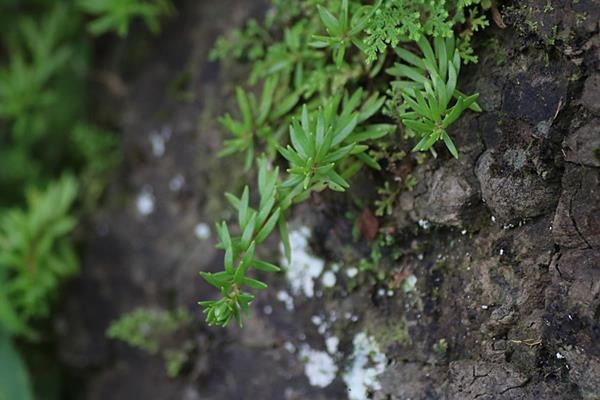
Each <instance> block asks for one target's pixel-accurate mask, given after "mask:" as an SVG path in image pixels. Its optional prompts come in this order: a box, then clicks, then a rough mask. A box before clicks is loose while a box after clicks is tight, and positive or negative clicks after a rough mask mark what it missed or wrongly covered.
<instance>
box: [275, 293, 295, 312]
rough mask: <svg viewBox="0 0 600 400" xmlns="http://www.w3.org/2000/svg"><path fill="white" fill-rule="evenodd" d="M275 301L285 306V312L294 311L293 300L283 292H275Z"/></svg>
mask: <svg viewBox="0 0 600 400" xmlns="http://www.w3.org/2000/svg"><path fill="white" fill-rule="evenodd" d="M277 300H279V301H281V302H282V303H284V304H285V309H286V310H288V311H293V310H294V299H293V298H292V296H290V294H289V293H288V292H286V291H285V290H280V291H279V292H277Z"/></svg>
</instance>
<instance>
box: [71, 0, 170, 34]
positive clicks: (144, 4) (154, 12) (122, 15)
mask: <svg viewBox="0 0 600 400" xmlns="http://www.w3.org/2000/svg"><path fill="white" fill-rule="evenodd" d="M77 5H78V6H79V8H80V9H81V10H82V11H83V12H85V13H87V14H91V15H94V16H95V18H94V19H93V20H92V21H91V22H90V23H89V25H88V29H89V31H90V33H91V34H93V35H96V36H97V35H102V34H105V33H108V32H110V31H113V32H116V33H117V34H118V35H119V36H121V37H125V36H126V35H127V33H128V32H129V25H130V23H131V21H132V20H133V19H134V18H136V17H139V18H142V19H143V20H144V23H145V24H146V26H148V28H149V29H150V31H152V32H154V33H156V32H158V31H159V30H160V18H161V17H164V16H168V15H171V14H172V13H173V6H172V4H171V2H170V0H78V1H77Z"/></svg>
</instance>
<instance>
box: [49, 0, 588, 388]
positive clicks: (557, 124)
mask: <svg viewBox="0 0 600 400" xmlns="http://www.w3.org/2000/svg"><path fill="white" fill-rule="evenodd" d="M181 3H182V5H184V4H185V8H182V9H181V15H182V16H184V17H185V18H184V19H182V20H181V23H178V24H177V26H175V27H173V28H171V29H172V30H171V31H170V32H171V33H170V34H169V33H168V32H169V31H167V36H165V37H163V38H162V39H161V40H160V41H156V42H153V43H152V44H148V45H147V47H148V48H153V50H152V54H151V60H150V61H148V63H146V64H144V66H143V70H141V71H139V74H136V76H135V77H134V78H132V80H131V81H130V82H127V83H128V86H129V87H130V88H131V92H130V93H131V97H130V98H128V99H127V107H124V109H126V110H127V112H126V114H125V116H124V118H123V119H124V123H123V135H124V142H125V145H124V152H125V157H126V159H127V160H128V162H127V168H125V169H124V171H123V174H122V175H121V176H120V181H119V182H118V183H117V184H115V185H114V187H113V188H112V189H111V191H110V196H111V201H112V202H111V204H112V206H108V207H107V209H106V210H105V211H104V213H103V214H102V215H99V216H97V217H96V218H95V220H94V221H93V223H94V227H95V228H96V230H97V235H91V237H90V238H88V241H89V245H88V247H87V253H86V257H85V262H84V266H83V273H82V275H81V276H80V277H79V278H78V281H77V282H75V283H74V285H73V288H72V290H70V291H69V294H67V296H66V299H65V302H64V303H63V307H62V310H61V312H60V317H59V318H57V319H56V321H55V325H56V331H57V333H56V335H57V336H58V337H59V341H58V343H57V351H58V353H59V354H60V356H61V359H62V362H63V364H64V365H66V366H67V367H68V368H69V370H70V371H74V375H76V378H77V383H79V384H81V385H82V387H81V388H80V391H79V392H77V393H76V394H73V396H72V397H71V398H85V399H93V400H95V399H102V400H104V399H109V398H110V399H111V400H112V399H116V400H120V399H124V400H125V399H127V400H129V399H134V398H143V399H147V400H165V399H185V400H196V399H202V400H239V399H249V400H254V399H260V400H305V399H310V400H344V399H347V398H348V393H347V386H346V383H345V382H344V379H343V376H344V373H345V372H346V371H348V367H349V365H350V364H349V360H350V359H351V358H352V356H353V347H354V346H353V337H355V335H356V334H357V333H358V332H363V331H365V332H367V333H368V334H369V336H373V337H375V338H376V339H377V341H378V343H379V346H380V349H381V351H383V352H384V353H385V356H386V358H387V364H386V363H383V364H386V370H385V372H384V373H382V374H381V375H380V376H379V382H380V387H379V386H373V387H378V388H377V389H373V391H374V393H373V394H372V397H373V399H374V400H390V399H391V400H406V399H413V400H465V399H475V398H476V399H479V400H481V399H486V400H504V399H509V400H511V399H520V400H554V399H556V400H559V399H561V400H562V399H568V400H592V399H598V398H600V382H599V381H598V379H599V376H600V370H599V368H600V366H599V365H600V345H599V343H600V333H599V332H600V320H599V311H598V310H600V275H599V274H600V261H599V260H600V253H599V248H600V231H599V229H600V220H599V218H600V208H599V207H600V197H599V196H600V195H599V187H600V176H599V173H600V169H599V168H598V163H597V160H598V159H597V157H595V153H593V148H594V146H597V140H598V125H599V124H598V121H599V120H598V118H599V117H598V115H594V112H596V111H595V110H597V108H596V107H597V95H598V92H597V91H596V89H594V88H596V87H597V79H598V78H597V77H598V74H597V73H595V74H594V75H592V76H590V77H588V76H587V74H589V71H594V70H597V68H599V67H600V35H599V34H598V27H597V25H598V24H597V21H598V19H597V18H596V19H595V20H594V19H593V18H594V16H595V15H596V16H597V15H598V13H599V12H600V7H599V6H598V2H597V1H591V0H580V1H578V2H574V1H568V0H556V2H554V1H553V2H551V3H552V4H551V5H552V6H553V7H554V10H553V11H544V8H545V7H546V5H547V4H548V2H547V1H546V0H537V1H536V0H523V1H519V2H513V4H514V5H515V7H513V8H512V10H513V11H511V12H514V13H517V14H518V15H517V17H519V18H520V19H519V18H516V19H514V21H518V23H517V22H514V21H513V22H514V24H513V25H511V26H510V27H509V28H508V29H505V30H500V29H496V28H493V27H491V28H490V29H489V30H488V31H486V33H485V34H484V35H488V36H483V39H482V43H485V45H483V44H482V45H481V46H480V48H479V50H478V51H479V53H480V54H479V56H480V61H479V63H478V64H476V65H472V64H471V65H469V66H466V67H465V69H464V71H465V73H464V74H463V75H462V76H461V80H460V83H459V84H460V86H461V89H464V91H465V92H471V91H473V92H480V93H481V102H480V103H481V105H482V107H483V108H484V109H485V112H483V113H479V114H475V113H471V112H467V113H465V114H464V116H463V117H462V118H461V119H460V120H459V121H457V123H456V124H455V126H454V127H453V128H452V131H451V135H452V136H453V138H454V139H455V141H456V144H457V146H458V147H459V150H460V158H459V159H458V160H453V159H451V157H449V156H448V155H447V154H446V153H444V152H442V151H439V152H438V154H439V156H438V158H437V159H434V158H433V157H428V158H427V160H426V161H425V162H424V163H422V164H420V165H418V166H415V168H414V171H413V172H412V173H413V175H414V176H415V178H416V179H417V181H418V184H417V186H416V187H414V189H413V190H412V191H408V190H403V191H402V192H401V193H400V195H399V196H398V199H397V202H396V206H395V209H394V212H393V215H391V216H390V217H389V218H381V219H379V221H378V222H379V223H380V225H379V226H381V227H382V228H385V229H387V231H386V232H390V233H389V238H390V239H391V241H392V242H393V244H392V245H390V246H381V249H380V250H381V254H379V255H377V257H379V259H378V261H377V262H373V261H372V256H373V255H372V253H371V251H372V248H371V246H372V244H373V242H369V241H368V240H365V239H362V238H361V239H358V240H355V239H354V238H353V236H352V226H353V223H354V220H352V219H351V218H349V217H348V214H349V213H350V212H353V213H356V215H360V212H361V211H362V210H360V209H359V210H358V211H357V210H356V209H355V208H353V207H355V206H354V205H353V204H352V202H353V201H354V200H356V199H357V198H358V199H360V200H361V201H363V200H364V203H365V204H366V207H368V206H369V205H370V204H372V203H370V197H369V196H374V195H375V188H376V187H377V186H378V180H381V178H384V176H382V175H377V174H375V175H371V174H365V176H361V177H360V179H364V180H365V181H366V182H364V183H361V184H359V185H356V186H360V188H359V189H362V190H363V194H364V195H362V196H357V197H356V198H353V197H351V196H348V195H346V194H344V195H337V194H336V195H333V194H326V193H324V194H321V195H320V196H321V197H320V198H318V199H313V200H314V202H308V203H306V204H305V205H303V206H301V207H300V208H296V209H294V211H293V212H294V213H295V216H294V218H295V221H300V223H301V224H302V226H304V225H306V226H309V227H310V228H311V232H312V236H311V238H310V239H308V238H307V240H306V243H305V244H306V245H307V251H310V252H311V254H313V255H314V256H316V257H318V258H319V259H322V260H321V261H316V263H318V264H319V265H318V266H319V270H321V264H322V263H323V267H322V270H323V271H322V274H321V276H319V277H318V278H316V279H313V277H312V276H311V277H310V279H311V285H314V287H313V286H311V290H310V291H308V292H310V293H312V294H314V296H313V297H307V296H306V295H305V293H304V294H303V291H300V293H299V294H298V295H294V293H293V285H289V284H288V282H287V281H286V277H285V274H280V275H276V274H274V275H271V276H270V277H268V278H267V279H268V283H269V289H268V290H265V291H262V292H260V293H258V294H257V299H256V301H255V302H254V304H253V309H252V312H253V317H252V318H249V319H247V321H246V326H245V327H244V329H242V330H240V329H237V328H236V327H230V328H229V329H226V330H218V329H214V328H209V327H206V326H205V324H203V323H202V322H200V319H201V315H200V312H199V309H198V308H197V305H196V303H197V301H198V300H200V299H203V298H206V297H207V296H212V293H213V292H208V290H209V289H208V288H207V286H206V285H204V284H203V283H202V282H201V280H200V279H199V278H198V271H199V270H203V269H209V270H217V269H219V268H220V267H221V266H222V265H221V264H220V263H222V255H221V254H219V253H218V252H217V250H215V249H214V240H215V238H214V234H213V235H212V236H210V235H208V234H202V235H198V234H197V233H196V234H195V230H196V228H197V227H198V226H199V225H201V224H207V225H208V226H212V222H214V221H215V220H217V219H218V218H221V217H222V216H223V215H227V214H226V213H225V210H226V209H227V206H225V205H222V204H221V199H222V193H223V192H224V191H230V190H237V188H238V187H239V186H241V179H240V180H239V181H238V178H239V177H238V176H237V175H236V172H239V173H241V171H236V169H235V168H232V167H231V165H232V164H231V160H229V159H225V160H223V159H218V158H216V157H215V154H216V152H217V151H218V149H219V146H220V142H221V140H222V137H221V133H220V131H219V129H218V127H217V123H216V118H215V116H217V115H219V114H221V113H222V112H225V111H227V110H229V111H230V110H231V109H235V107H234V106H233V105H231V104H228V103H227V102H228V101H231V100H232V98H233V97H235V96H233V95H232V93H231V92H232V91H231V88H232V87H233V86H234V85H235V84H237V83H239V82H243V81H244V79H245V77H246V75H245V72H243V73H241V72H240V71H237V70H234V71H233V72H232V71H231V70H229V69H227V68H228V67H226V66H222V65H221V66H220V65H218V64H216V63H211V62H208V60H206V54H207V53H208V49H209V48H210V46H211V45H212V42H213V40H214V39H215V38H216V36H217V34H218V33H222V32H226V31H227V29H231V28H232V26H231V25H232V24H234V25H236V26H237V25H241V24H243V21H245V20H246V19H247V18H248V17H249V16H250V15H254V14H257V10H259V9H260V5H257V4H259V3H260V1H247V0H224V1H223V2H199V1H195V0H188V1H182V2H181ZM514 10H516V11H514ZM530 10H533V11H532V13H533V15H534V16H535V18H537V17H539V18H541V19H540V21H542V20H543V21H545V22H546V23H545V25H544V26H543V27H542V26H540V27H539V29H536V30H533V29H532V30H531V31H530V32H526V33H525V34H523V35H520V33H519V32H520V30H521V29H523V27H527V26H528V25H527V23H526V22H525V21H526V19H527V18H529V19H530V20H531V18H533V17H531V15H530ZM578 13H585V14H586V15H588V16H589V17H588V19H587V20H586V21H584V22H582V23H581V26H579V25H577V14H578ZM509 17H511V14H510V12H508V11H507V12H506V14H505V18H506V22H507V23H510V22H511V20H510V18H509ZM535 21H538V20H535ZM535 21H534V22H535ZM594 21H595V26H596V27H595V28H594V24H593V22H594ZM540 25H541V24H540ZM554 25H556V26H558V30H559V32H566V34H565V35H564V38H565V39H564V43H561V44H560V45H559V46H555V47H545V46H544V45H543V44H540V43H545V42H546V40H549V38H551V36H552V35H554V33H553V29H552V26H554ZM182 38H187V39H186V40H182ZM488 38H489V39H493V40H491V41H489V42H488V41H487V39H488ZM568 38H573V39H572V40H571V39H568ZM495 41H496V42H497V43H498V44H497V46H496V47H495V48H494V47H493V43H494V42H495ZM153 46H155V47H153ZM187 69H189V70H190V71H191V75H192V78H191V79H192V81H193V84H191V85H190V86H191V87H192V88H193V90H195V91H197V93H196V95H197V97H198V101H194V102H189V103H188V102H185V103H182V102H179V101H176V100H174V99H173V98H171V97H169V96H166V95H165V93H167V88H168V87H169V84H170V82H171V81H172V79H173V77H175V76H177V75H178V74H179V73H181V71H182V70H187ZM235 71H237V73H235ZM572 77H575V78H577V77H580V78H577V79H579V80H578V81H576V82H572V80H571V79H572ZM201 115H202V116H203V118H202V120H201V123H200V125H199V126H198V119H199V117H200V116H201ZM164 126H170V127H171V128H172V130H173V135H172V137H171V139H170V140H169V141H168V142H165V143H164V149H162V151H161V152H159V153H160V154H161V155H160V156H158V155H157V154H156V152H154V154H153V151H152V150H153V149H152V143H151V141H150V140H149V137H148V134H149V133H151V132H154V131H155V130H157V129H158V130H161V129H162V127H164ZM440 149H441V148H440ZM378 174H379V173H378ZM381 174H383V173H381ZM385 178H386V179H387V178H389V177H388V176H387V175H386V176H385ZM146 186H151V187H152V190H151V191H146V189H145V188H146ZM140 192H144V193H146V192H151V194H152V196H153V201H154V203H153V204H154V207H153V209H152V211H151V212H149V213H147V214H144V215H142V214H143V213H140V212H138V211H139V210H136V207H135V198H136V196H137V195H138V194H139V193H140ZM126 199H129V200H126ZM126 201H128V203H127V204H128V205H127V206H126V207H123V204H124V203H125V202H126ZM349 203H350V204H352V205H348V204H349ZM361 207H362V206H361ZM490 213H491V215H490ZM491 216H493V217H494V218H493V219H492V218H490V217H491ZM419 222H421V224H419ZM208 233H210V232H208ZM278 245H279V243H278V241H277V239H276V238H273V240H272V242H270V246H271V249H270V250H272V253H271V254H270V255H271V256H272V260H277V259H278V254H279V253H278V252H277V248H278ZM265 252H266V253H268V252H269V249H265ZM323 260H325V261H323ZM365 261H367V262H365ZM334 265H335V267H334ZM325 274H328V275H327V276H328V277H331V276H332V275H333V276H334V277H335V285H333V286H331V285H326V284H325V282H326V280H325ZM328 281H330V280H328ZM138 305H152V306H156V305H160V306H162V307H166V308H168V307H171V306H174V305H180V306H184V307H186V306H187V307H188V308H189V310H190V311H191V312H192V314H193V315H195V317H196V320H195V321H194V323H193V324H191V325H190V326H189V327H188V328H189V331H188V332H187V334H188V335H189V336H190V337H191V338H193V340H194V343H196V344H197V345H196V350H195V353H194V354H193V355H192V359H193V361H192V362H191V363H190V365H187V366H186V367H185V369H184V372H183V373H182V376H181V377H179V378H178V379H176V380H172V379H169V378H167V377H166V375H165V374H164V365H163V363H162V361H161V360H160V359H158V358H157V357H152V356H149V355H146V354H142V353H140V352H137V351H135V350H133V349H131V348H128V347H126V346H124V345H121V344H118V343H115V342H111V341H109V340H108V339H107V338H106V337H105V330H106V327H107V325H108V323H109V322H110V321H111V320H112V319H114V318H116V317H118V316H119V315H120V314H121V313H123V312H126V311H129V310H131V309H132V308H133V307H134V306H138ZM332 339H335V340H336V344H337V341H339V346H335V347H336V348H335V350H334V351H330V349H329V344H330V343H331V340H332ZM307 346H309V347H307ZM307 349H311V351H308V350H307ZM303 350H304V351H303ZM313 351H314V353H313ZM317 352H318V353H317ZM325 352H327V353H328V354H329V356H328V360H329V358H331V360H333V361H334V362H335V366H336V368H337V375H336V376H335V377H334V376H333V374H335V372H332V371H333V368H330V369H329V372H330V373H331V375H327V377H328V379H327V380H326V383H329V382H330V380H331V382H330V383H329V384H328V385H327V386H326V387H325V388H322V387H320V386H313V385H311V378H310V376H307V375H306V367H307V365H308V366H310V367H311V368H310V369H319V368H317V367H320V366H319V365H315V364H318V362H315V363H308V364H307V363H306V358H307V357H306V356H307V354H324V353H325ZM303 356H304V357H303ZM303 358H304V359H303ZM321 364H330V363H329V361H328V362H327V363H321ZM321 366H322V365H321ZM330 366H331V365H330ZM313 367H314V368H313ZM366 367H367V368H369V367H372V363H371V361H369V362H368V363H366ZM313 380H314V376H313ZM313 383H314V381H313Z"/></svg>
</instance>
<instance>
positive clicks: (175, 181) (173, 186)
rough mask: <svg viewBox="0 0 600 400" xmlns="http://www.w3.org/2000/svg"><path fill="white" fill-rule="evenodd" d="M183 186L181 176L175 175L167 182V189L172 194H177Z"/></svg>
mask: <svg viewBox="0 0 600 400" xmlns="http://www.w3.org/2000/svg"><path fill="white" fill-rule="evenodd" d="M184 185H185V178H184V177H183V175H181V174H177V175H175V176H174V177H173V178H171V180H170V181H169V189H170V190H171V191H172V192H179V191H180V190H181V189H183V186H184Z"/></svg>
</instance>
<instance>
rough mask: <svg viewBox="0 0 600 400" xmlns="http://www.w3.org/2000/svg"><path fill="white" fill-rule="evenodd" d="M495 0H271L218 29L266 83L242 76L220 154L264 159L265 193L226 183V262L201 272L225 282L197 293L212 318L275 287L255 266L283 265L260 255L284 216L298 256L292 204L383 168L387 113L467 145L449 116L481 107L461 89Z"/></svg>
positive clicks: (223, 318)
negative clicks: (256, 14) (253, 14)
mask: <svg viewBox="0 0 600 400" xmlns="http://www.w3.org/2000/svg"><path fill="white" fill-rule="evenodd" d="M490 6H491V3H490V1H489V0H458V1H456V2H448V1H445V0H376V1H374V2H372V1H368V2H367V1H361V0H326V1H318V0H289V1H284V0H273V8H272V9H271V10H270V11H269V12H268V13H267V17H266V18H265V23H264V24H259V23H257V22H256V21H255V20H252V21H250V22H249V23H248V24H247V25H246V28H245V29H243V30H237V31H235V32H234V35H233V37H234V38H235V40H233V41H231V40H230V41H227V40H225V39H219V40H218V41H217V43H216V47H215V49H214V50H213V51H212V52H211V58H212V59H220V60H226V59H227V57H228V55H231V56H232V57H233V58H236V59H240V60H245V61H250V62H251V63H252V65H253V68H252V71H251V73H250V77H249V80H248V83H249V85H250V86H254V85H256V84H257V83H259V85H258V87H259V88H261V87H262V94H261V96H260V98H257V97H256V96H255V95H254V94H253V93H252V90H250V89H248V90H244V89H242V88H237V89H236V97H237V103H238V108H239V110H240V113H239V114H240V117H239V119H234V118H233V117H231V116H230V115H228V114H227V115H225V116H224V117H222V118H221V120H220V122H221V124H222V125H223V127H224V128H225V129H226V130H227V131H228V132H229V134H230V135H231V136H230V137H229V138H227V139H226V140H225V143H224V147H223V149H222V150H221V153H220V154H221V155H234V154H242V155H243V158H244V160H245V161H244V166H245V169H246V170H248V169H249V168H250V167H251V166H252V161H253V159H255V158H258V160H259V161H258V163H257V167H258V184H257V189H258V190H257V191H258V199H257V204H251V199H252V198H253V197H252V196H251V195H250V188H249V187H248V186H246V187H245V188H244V190H243V192H242V195H241V197H236V196H234V195H231V194H227V195H226V196H227V198H228V200H229V202H230V203H231V205H232V206H233V207H234V208H235V209H236V211H237V222H236V223H235V224H228V223H227V222H225V221H224V222H222V223H220V224H218V225H217V233H218V237H219V242H218V247H219V248H220V249H222V250H224V263H223V264H224V269H223V271H220V272H214V273H209V272H201V275H202V277H203V278H204V280H205V281H206V282H208V283H209V284H210V285H212V286H214V287H216V288H217V289H218V290H219V292H220V297H218V298H217V299H214V300H205V301H201V302H200V304H201V305H202V306H203V307H204V313H205V315H206V320H207V322H208V323H209V324H210V325H218V326H226V325H228V324H229V322H230V321H232V320H235V321H237V323H238V324H239V325H240V326H241V325H242V323H243V315H247V314H249V313H250V304H251V302H252V301H253V300H254V294H253V290H261V289H265V288H266V287H267V285H266V283H265V282H263V281H262V280H259V279H257V278H256V276H255V275H254V274H253V271H260V272H277V271H279V267H278V266H276V265H274V264H271V263H269V262H266V261H264V260H261V259H259V258H258V256H257V247H258V246H259V245H260V244H261V243H263V242H264V241H265V240H266V238H267V237H268V236H269V235H271V234H272V233H273V232H274V231H275V229H276V227H277V228H278V230H279V234H280V237H281V240H282V242H283V245H284V246H283V248H284V250H285V253H286V257H287V258H288V260H289V259H290V257H291V254H290V246H289V243H288V237H287V227H286V215H287V214H288V213H289V209H290V207H291V206H292V205H293V204H295V203H298V202H301V201H304V200H306V199H307V198H308V197H309V196H310V194H311V193H312V192H316V191H322V190H326V189H331V190H335V191H345V190H346V189H347V188H348V187H349V186H350V178H351V177H352V176H353V175H354V174H355V173H356V172H357V171H358V170H359V169H360V168H361V167H363V166H368V167H370V168H374V169H380V168H379V165H378V162H377V161H376V159H375V158H374V157H373V155H376V154H378V153H377V151H374V152H368V150H369V147H370V146H371V145H375V146H376V147H377V146H378V145H379V146H381V147H383V148H387V147H390V146H387V145H385V143H387V142H381V141H383V140H386V139H384V138H385V137H386V136H387V135H388V134H390V133H391V132H394V131H395V130H396V126H395V125H392V124H389V123H388V122H389V118H388V117H387V115H391V116H394V117H397V119H398V122H400V123H401V125H403V127H404V129H402V130H401V133H402V135H403V138H404V139H412V138H414V137H417V139H418V143H417V145H416V146H414V148H413V150H414V151H424V150H430V149H431V150H432V151H433V149H432V146H433V145H434V144H435V143H436V142H438V141H443V142H444V143H445V144H446V147H447V148H448V150H449V152H450V153H451V154H452V155H453V156H454V157H457V156H458V150H457V149H456V146H455V145H454V143H453V141H452V139H451V138H450V136H449V134H448V132H447V128H448V127H449V126H450V125H451V124H452V123H453V122H454V121H456V120H457V119H458V118H459V117H460V115H461V114H462V113H463V112H465V110H467V109H471V110H473V111H480V108H479V106H478V105H477V103H476V102H475V101H476V99H477V94H475V95H471V96H467V95H464V94H463V93H462V92H460V91H459V90H458V89H457V83H458V77H459V73H460V67H461V62H469V61H473V62H475V61H476V58H475V57H474V55H473V54H474V53H473V51H472V49H471V39H472V36H473V35H472V33H473V32H475V31H476V30H477V29H479V28H481V27H482V26H484V25H485V22H487V20H486V19H485V17H482V16H481V14H480V12H481V11H482V10H485V9H487V8H489V7H490ZM431 43H433V47H432V44H431ZM415 46H416V47H417V48H418V49H419V50H420V51H419V52H415V51H413V48H414V47H415ZM392 50H393V51H392ZM394 61H397V62H396V64H394V66H393V67H392V68H389V69H387V72H388V75H386V74H383V73H382V72H383V71H384V68H383V67H384V65H389V64H391V63H393V62H394ZM389 75H392V76H394V77H395V79H393V81H392V82H390V77H389ZM261 81H262V85H261V84H260V83H261ZM380 91H382V92H386V93H388V98H387V99H386V97H385V96H380V95H379V94H378V93H379V92H380ZM348 92H350V93H352V95H350V94H347V93H348ZM341 93H344V94H341ZM384 103H385V104H386V113H382V112H381V109H382V105H383V104H384ZM367 121H376V122H377V123H369V122H367ZM288 127H289V135H284V133H285V131H286V129H288ZM387 140H389V139H387ZM375 150H377V149H375ZM384 153H385V152H384ZM402 154H403V156H404V155H405V153H404V151H403V150H402ZM393 157H394V156H392V158H393ZM411 185H414V182H412V183H410V184H408V183H407V184H406V186H407V187H410V186H411ZM378 207H379V208H380V209H381V213H383V212H385V211H387V210H389V209H390V208H391V206H390V205H388V204H379V205H378Z"/></svg>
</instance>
